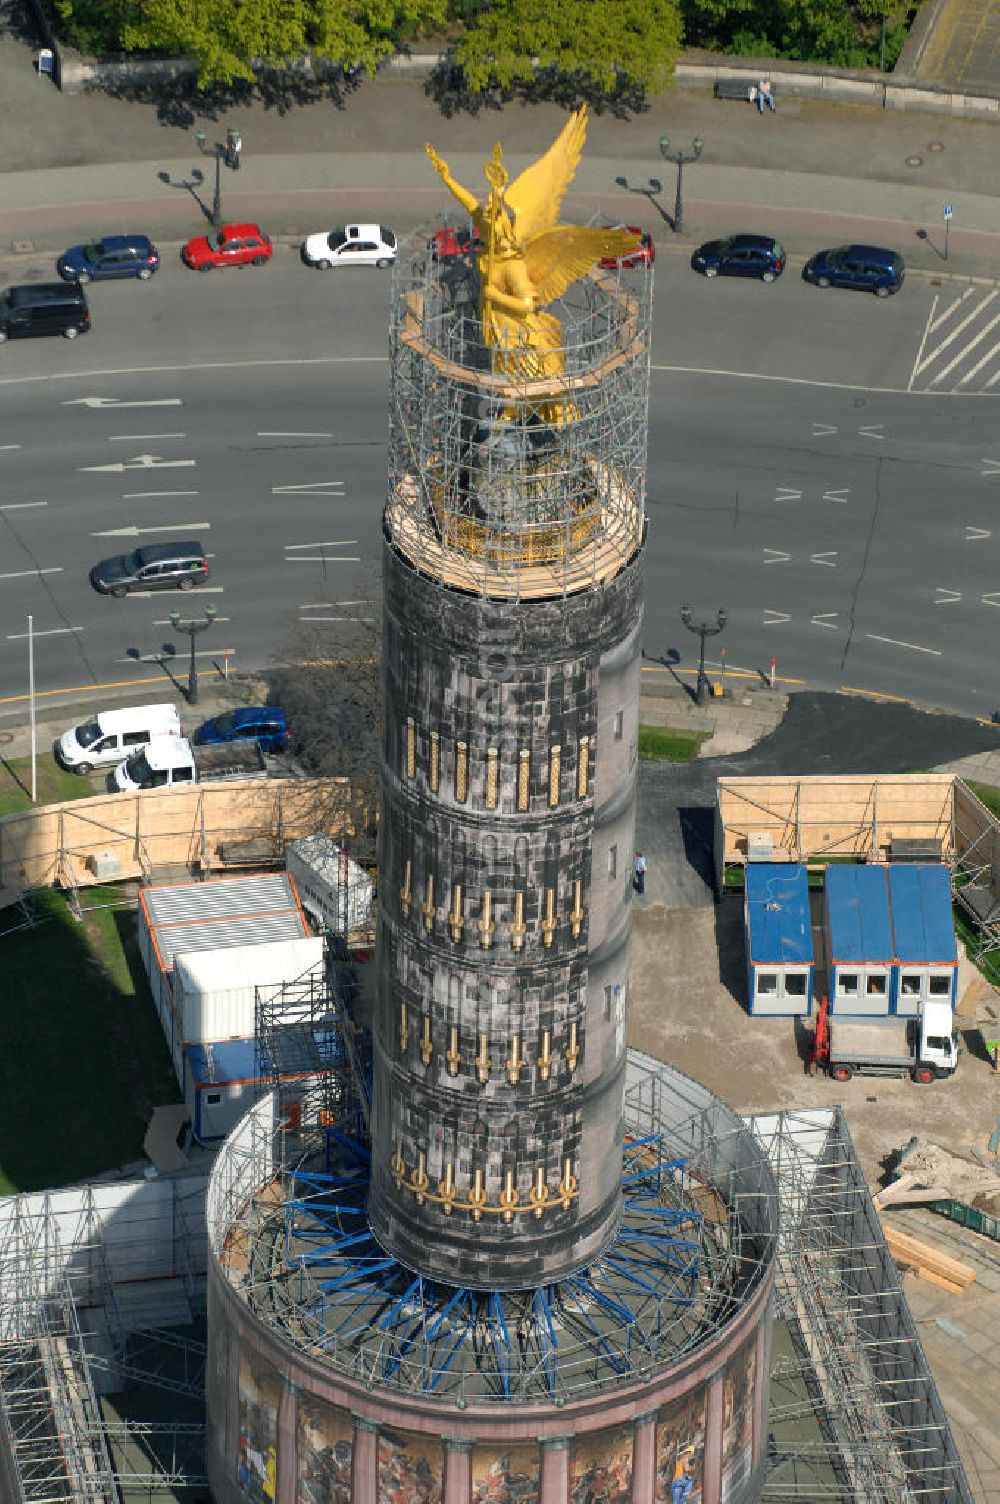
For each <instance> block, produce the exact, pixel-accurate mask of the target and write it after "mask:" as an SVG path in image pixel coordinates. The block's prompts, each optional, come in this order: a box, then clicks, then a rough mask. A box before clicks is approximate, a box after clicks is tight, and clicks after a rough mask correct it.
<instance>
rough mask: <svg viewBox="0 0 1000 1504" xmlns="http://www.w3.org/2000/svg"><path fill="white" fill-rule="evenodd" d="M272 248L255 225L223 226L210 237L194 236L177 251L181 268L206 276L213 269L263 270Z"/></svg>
mask: <svg viewBox="0 0 1000 1504" xmlns="http://www.w3.org/2000/svg"><path fill="white" fill-rule="evenodd" d="M273 255H274V246H273V245H272V244H271V242H270V241H269V240H268V238H267V236H266V235H265V234H264V232H263V230H262V229H261V228H260V226H259V225H223V226H222V229H221V230H218V231H215V232H214V233H213V234H211V235H195V236H193V237H192V239H190V240H189V241H188V243H187V245H186V246H185V247H184V249H183V251H181V259H182V260H183V262H184V264H185V266H190V267H192V268H193V269H194V270H195V271H199V272H210V271H212V270H213V268H214V267H216V266H263V265H264V264H265V263H266V262H268V261H270V259H271V257H272V256H273Z"/></svg>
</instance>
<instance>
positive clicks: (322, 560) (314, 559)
mask: <svg viewBox="0 0 1000 1504" xmlns="http://www.w3.org/2000/svg"><path fill="white" fill-rule="evenodd" d="M285 563H286V564H360V563H361V555H360V554H288V556H287V557H286V559H285ZM2 578H3V576H2V575H0V579H2Z"/></svg>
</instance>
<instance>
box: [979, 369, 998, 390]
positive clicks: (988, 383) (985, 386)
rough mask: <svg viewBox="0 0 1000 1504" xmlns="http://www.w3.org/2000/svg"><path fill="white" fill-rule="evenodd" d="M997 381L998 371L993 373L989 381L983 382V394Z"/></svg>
mask: <svg viewBox="0 0 1000 1504" xmlns="http://www.w3.org/2000/svg"><path fill="white" fill-rule="evenodd" d="M998 381H1000V371H994V372H993V375H992V376H991V377H990V379H989V381H984V382H983V391H984V392H988V391H989V389H990V387H991V386H996V384H997V382H998Z"/></svg>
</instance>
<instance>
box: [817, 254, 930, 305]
mask: <svg viewBox="0 0 1000 1504" xmlns="http://www.w3.org/2000/svg"><path fill="white" fill-rule="evenodd" d="M802 275H803V277H804V278H805V280H806V281H807V282H812V283H813V284H814V285H815V286H816V287H851V288H854V289H855V290H856V291H857V292H873V293H874V294H875V296H876V297H877V298H888V297H889V296H890V295H891V294H892V293H894V292H898V291H899V289H900V288H901V287H902V285H903V278H904V277H905V275H906V268H905V267H904V266H903V258H902V256H900V255H899V253H898V252H897V251H887V250H885V249H884V248H883V247H882V246H877V245H838V246H833V247H832V248H831V249H830V250H828V251H817V252H816V254H815V256H813V257H811V258H810V260H808V261H807V262H806V264H805V266H804V267H803V269H802Z"/></svg>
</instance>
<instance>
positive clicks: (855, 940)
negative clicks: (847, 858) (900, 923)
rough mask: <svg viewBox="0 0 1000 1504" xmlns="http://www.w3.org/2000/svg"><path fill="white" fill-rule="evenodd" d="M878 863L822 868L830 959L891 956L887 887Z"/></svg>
mask: <svg viewBox="0 0 1000 1504" xmlns="http://www.w3.org/2000/svg"><path fill="white" fill-rule="evenodd" d="M885 870H886V869H885V868H884V867H881V866H870V867H869V866H842V865H840V864H838V863H836V862H834V863H831V865H830V866H828V867H827V869H826V911H827V915H828V923H829V932H830V960H831V962H832V963H833V964H834V965H835V966H839V965H841V963H843V962H851V961H855V962H863V961H873V962H883V963H886V964H888V963H890V962H892V960H893V959H894V958H895V948H894V946H893V938H892V919H891V917H890V914H889V888H888V884H887V883H886V880H885Z"/></svg>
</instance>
